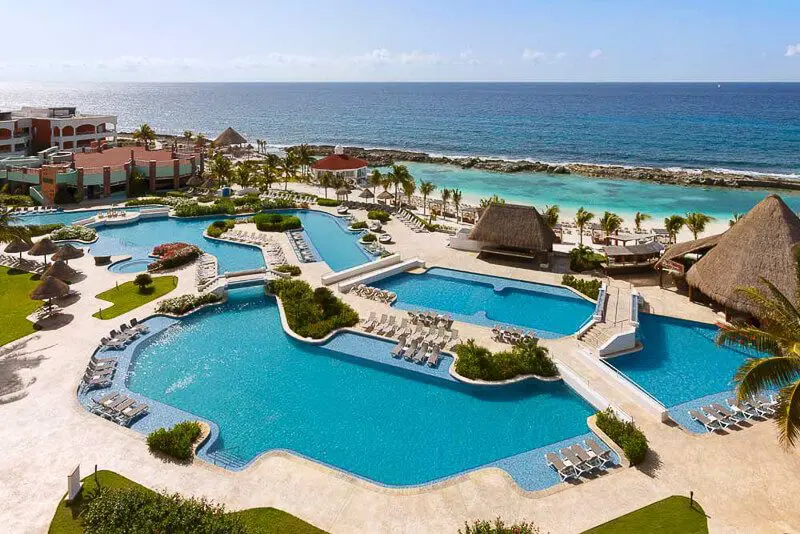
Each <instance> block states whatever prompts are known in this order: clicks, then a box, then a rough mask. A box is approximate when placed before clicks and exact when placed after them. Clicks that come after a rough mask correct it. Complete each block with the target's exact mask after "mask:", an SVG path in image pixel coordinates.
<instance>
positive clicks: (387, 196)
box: [378, 191, 394, 200]
mask: <svg viewBox="0 0 800 534" xmlns="http://www.w3.org/2000/svg"><path fill="white" fill-rule="evenodd" d="M393 198H394V195H393V194H391V193H390V192H389V191H383V192H382V193H379V194H378V200H391V199H393Z"/></svg>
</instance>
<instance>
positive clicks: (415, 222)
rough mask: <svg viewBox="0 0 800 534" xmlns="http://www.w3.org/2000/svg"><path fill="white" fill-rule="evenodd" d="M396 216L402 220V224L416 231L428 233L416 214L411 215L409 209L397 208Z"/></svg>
mask: <svg viewBox="0 0 800 534" xmlns="http://www.w3.org/2000/svg"><path fill="white" fill-rule="evenodd" d="M397 218H398V219H400V220H401V221H403V224H405V225H406V226H408V227H409V228H411V229H412V230H414V231H415V232H417V233H420V234H424V233H428V230H427V228H425V225H424V224H422V223H421V222H420V220H419V219H418V218H417V216H416V215H413V214H412V213H411V212H410V211H406V210H404V209H403V210H399V211H398V212H397Z"/></svg>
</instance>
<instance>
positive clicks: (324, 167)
mask: <svg viewBox="0 0 800 534" xmlns="http://www.w3.org/2000/svg"><path fill="white" fill-rule="evenodd" d="M366 166H367V162H366V161H364V160H363V159H358V158H354V157H352V156H348V155H346V154H331V155H330V156H326V157H324V158H322V159H320V160H317V161H316V162H314V164H313V165H312V167H313V168H315V169H317V170H320V171H352V170H355V169H360V168H362V167H366Z"/></svg>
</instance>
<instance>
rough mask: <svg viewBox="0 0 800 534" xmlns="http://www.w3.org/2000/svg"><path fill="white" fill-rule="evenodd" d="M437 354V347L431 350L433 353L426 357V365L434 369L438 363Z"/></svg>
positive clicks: (438, 350)
mask: <svg viewBox="0 0 800 534" xmlns="http://www.w3.org/2000/svg"><path fill="white" fill-rule="evenodd" d="M439 352H440V349H439V347H434V348H433V352H431V354H430V356H428V365H430V366H431V367H436V365H437V364H438V363H439Z"/></svg>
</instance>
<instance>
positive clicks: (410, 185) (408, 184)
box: [403, 180, 417, 205]
mask: <svg viewBox="0 0 800 534" xmlns="http://www.w3.org/2000/svg"><path fill="white" fill-rule="evenodd" d="M416 190H417V184H416V182H414V180H406V181H405V182H403V194H404V195H405V196H406V198H407V199H408V204H409V205H411V197H412V195H413V194H414V192H415V191H416Z"/></svg>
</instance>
